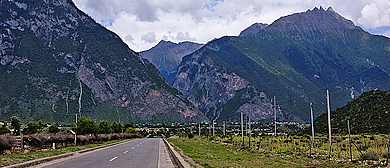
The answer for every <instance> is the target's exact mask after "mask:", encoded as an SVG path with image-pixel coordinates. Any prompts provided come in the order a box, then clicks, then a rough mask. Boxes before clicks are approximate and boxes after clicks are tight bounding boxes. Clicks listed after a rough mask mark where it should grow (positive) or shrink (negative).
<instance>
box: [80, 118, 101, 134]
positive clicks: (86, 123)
mask: <svg viewBox="0 0 390 168" xmlns="http://www.w3.org/2000/svg"><path fill="white" fill-rule="evenodd" d="M76 125H77V128H76V132H77V135H85V134H96V133H97V132H98V127H97V125H96V123H95V121H93V120H92V119H89V118H85V117H82V118H81V119H78V120H77V123H76Z"/></svg>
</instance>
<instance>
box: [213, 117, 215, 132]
mask: <svg viewBox="0 0 390 168" xmlns="http://www.w3.org/2000/svg"><path fill="white" fill-rule="evenodd" d="M214 122H215V121H214V120H213V136H215V129H214Z"/></svg>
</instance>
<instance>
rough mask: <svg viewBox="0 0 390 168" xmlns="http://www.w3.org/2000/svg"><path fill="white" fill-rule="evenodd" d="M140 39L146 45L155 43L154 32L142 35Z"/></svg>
mask: <svg viewBox="0 0 390 168" xmlns="http://www.w3.org/2000/svg"><path fill="white" fill-rule="evenodd" d="M141 39H142V40H143V41H145V42H147V43H155V42H156V34H155V33H154V32H148V33H147V34H143V35H142V36H141Z"/></svg>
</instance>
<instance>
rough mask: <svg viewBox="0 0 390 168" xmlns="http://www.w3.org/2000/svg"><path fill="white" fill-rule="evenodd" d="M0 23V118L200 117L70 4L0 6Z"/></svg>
mask: <svg viewBox="0 0 390 168" xmlns="http://www.w3.org/2000/svg"><path fill="white" fill-rule="evenodd" d="M0 17H1V20H0V50H1V52H0V54H1V55H0V60H1V62H0V63H1V64H0V69H1V74H0V75H1V80H0V86H1V88H0V95H1V98H0V112H1V113H0V115H1V117H2V118H8V117H10V116H14V115H15V116H17V117H19V118H20V119H22V120H25V121H28V120H39V119H42V120H44V121H47V122H58V123H67V122H74V119H73V117H72V116H71V115H74V114H75V113H77V114H79V115H81V116H85V117H90V118H92V119H95V120H97V121H99V120H102V119H105V120H109V121H113V120H116V121H122V122H126V121H130V120H131V121H138V120H142V121H151V120H153V121H158V122H169V121H178V122H183V121H192V120H204V119H205V118H204V117H203V115H202V114H201V113H200V112H199V111H198V109H197V108H196V107H195V106H194V105H193V104H192V103H191V102H190V101H188V100H187V97H186V96H184V95H183V94H181V93H180V92H178V91H177V90H176V89H173V88H171V87H170V86H169V85H168V83H167V82H166V80H165V79H164V78H163V77H162V76H161V74H160V73H159V72H158V70H157V69H156V68H155V67H154V66H153V65H152V64H151V63H149V62H148V61H147V60H146V59H144V58H142V57H141V56H140V55H139V54H137V53H135V52H134V51H132V50H131V49H129V48H128V47H127V45H126V44H125V43H123V42H122V41H121V39H120V38H119V37H118V36H117V35H116V34H114V33H112V32H110V31H109V30H107V29H105V28H104V27H102V26H100V25H98V24H97V23H95V22H94V21H93V20H92V19H91V18H90V17H88V16H87V15H86V14H85V13H83V12H81V11H79V10H78V9H77V8H76V7H75V5H74V4H73V2H71V1H70V0H53V1H44V0H42V1H28V0H26V1H7V0H1V6H0Z"/></svg>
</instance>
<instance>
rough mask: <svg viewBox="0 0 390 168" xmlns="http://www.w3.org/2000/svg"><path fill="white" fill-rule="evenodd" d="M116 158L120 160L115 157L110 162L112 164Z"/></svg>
mask: <svg viewBox="0 0 390 168" xmlns="http://www.w3.org/2000/svg"><path fill="white" fill-rule="evenodd" d="M116 158H118V157H114V158H112V159H111V160H110V162H112V161H114V160H115V159H116Z"/></svg>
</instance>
